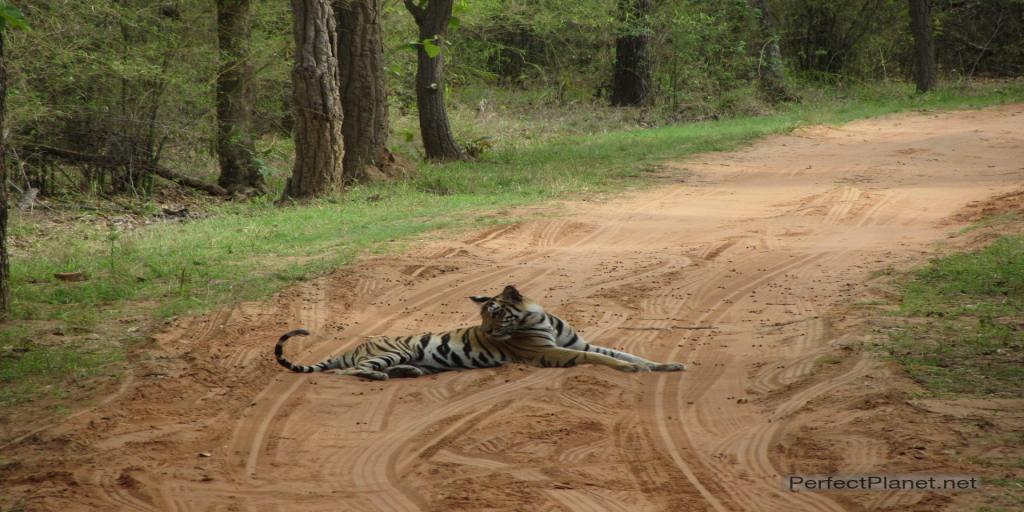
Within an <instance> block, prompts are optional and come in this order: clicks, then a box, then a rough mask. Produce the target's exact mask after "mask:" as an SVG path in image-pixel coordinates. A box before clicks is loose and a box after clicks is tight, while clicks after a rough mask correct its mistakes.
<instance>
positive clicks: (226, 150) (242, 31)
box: [217, 0, 266, 193]
mask: <svg viewBox="0 0 1024 512" xmlns="http://www.w3.org/2000/svg"><path fill="white" fill-rule="evenodd" d="M251 34H252V7H251V4H250V0H217V43H218V46H219V47H220V59H221V65H220V74H218V75H217V157H218V160H219V163H220V178H218V179H217V184H218V185H220V186H221V187H223V188H225V189H228V190H239V189H245V188H250V189H254V190H255V191H257V192H260V193H264V192H266V183H265V182H264V181H263V175H262V174H260V166H259V164H258V163H257V162H256V145H255V143H254V142H253V138H252V133H251V132H250V129H251V125H252V102H253V99H252V62H251V49H250V40H251V37H252V36H251Z"/></svg>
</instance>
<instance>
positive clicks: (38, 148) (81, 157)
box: [21, 144, 228, 196]
mask: <svg viewBox="0 0 1024 512" xmlns="http://www.w3.org/2000/svg"><path fill="white" fill-rule="evenodd" d="M21 147H22V148H23V149H24V150H25V151H27V152H29V153H36V154H43V155H47V156H50V157H53V158H57V159H59V160H63V161H65V162H69V163H86V164H91V165H96V166H100V167H123V166H126V165H129V164H128V163H127V162H120V161H118V160H115V159H112V158H109V157H106V156H103V155H93V154H89V153H80V152H78V151H71V150H69V149H61V148H55V147H51V146H46V145H43V144H22V145H21ZM132 165H136V166H138V167H139V168H140V169H142V170H144V171H146V172H151V173H153V174H155V175H157V176H160V177H161V178H163V179H165V180H167V181H172V182H174V183H177V184H179V185H183V186H186V187H190V188H194V189H197V190H202V191H203V192H206V193H207V194H210V195H211V196H226V195H228V191H227V190H225V189H224V188H223V187H221V186H219V185H216V184H213V183H206V182H204V181H201V180H197V179H195V178H190V177H188V176H185V175H184V174H181V173H179V172H177V171H174V170H172V169H168V168H166V167H162V166H159V165H155V164H147V163H141V164H140V163H133V164H132Z"/></svg>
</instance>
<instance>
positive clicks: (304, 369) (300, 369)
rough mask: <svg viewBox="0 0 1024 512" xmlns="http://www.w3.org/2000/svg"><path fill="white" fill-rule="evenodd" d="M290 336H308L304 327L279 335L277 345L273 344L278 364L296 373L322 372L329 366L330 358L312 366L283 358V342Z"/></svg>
mask: <svg viewBox="0 0 1024 512" xmlns="http://www.w3.org/2000/svg"><path fill="white" fill-rule="evenodd" d="M292 336H309V331H307V330H305V329H295V330H294V331H289V332H286V333H284V334H283V335H282V336H281V338H280V339H278V340H277V345H274V357H275V358H277V362H278V364H280V365H281V366H284V367H285V368H287V369H289V370H291V371H293V372H296V373H313V372H322V371H324V370H327V369H329V368H330V366H331V360H330V359H327V360H324V361H322V362H320V363H317V364H314V365H312V366H303V365H301V364H292V363H291V361H289V360H287V359H285V358H284V343H285V342H286V341H288V338H291V337H292Z"/></svg>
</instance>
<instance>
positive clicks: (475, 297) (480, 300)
mask: <svg viewBox="0 0 1024 512" xmlns="http://www.w3.org/2000/svg"><path fill="white" fill-rule="evenodd" d="M469 300H471V301H473V302H476V303H477V304H484V303H486V302H487V301H489V300H491V298H490V297H484V296H483V295H473V296H471V297H470V298H469Z"/></svg>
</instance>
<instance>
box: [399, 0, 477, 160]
mask: <svg viewBox="0 0 1024 512" xmlns="http://www.w3.org/2000/svg"><path fill="white" fill-rule="evenodd" d="M453 4H454V0H426V4H425V5H421V4H417V3H415V2H414V1H413V0H405V7H406V8H407V9H408V10H409V12H410V13H411V14H412V16H413V18H414V19H415V20H416V25H417V26H419V28H420V39H419V40H420V41H421V42H422V41H424V40H428V39H429V40H431V41H433V42H434V44H435V45H436V46H437V47H438V48H439V49H440V53H438V54H437V56H435V57H431V56H430V55H428V54H427V50H426V47H425V45H423V44H420V45H419V59H418V60H417V62H416V106H417V108H418V109H419V114H420V134H421V135H422V136H423V149H424V150H425V151H426V153H427V158H429V159H431V160H456V159H459V158H462V156H463V154H462V150H461V149H459V146H458V144H456V143H455V137H453V136H452V128H451V124H449V122H448V111H447V110H445V107H444V81H443V76H444V75H443V72H444V53H445V48H444V46H445V35H446V34H447V33H448V22H449V21H450V20H451V17H452V6H453Z"/></svg>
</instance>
